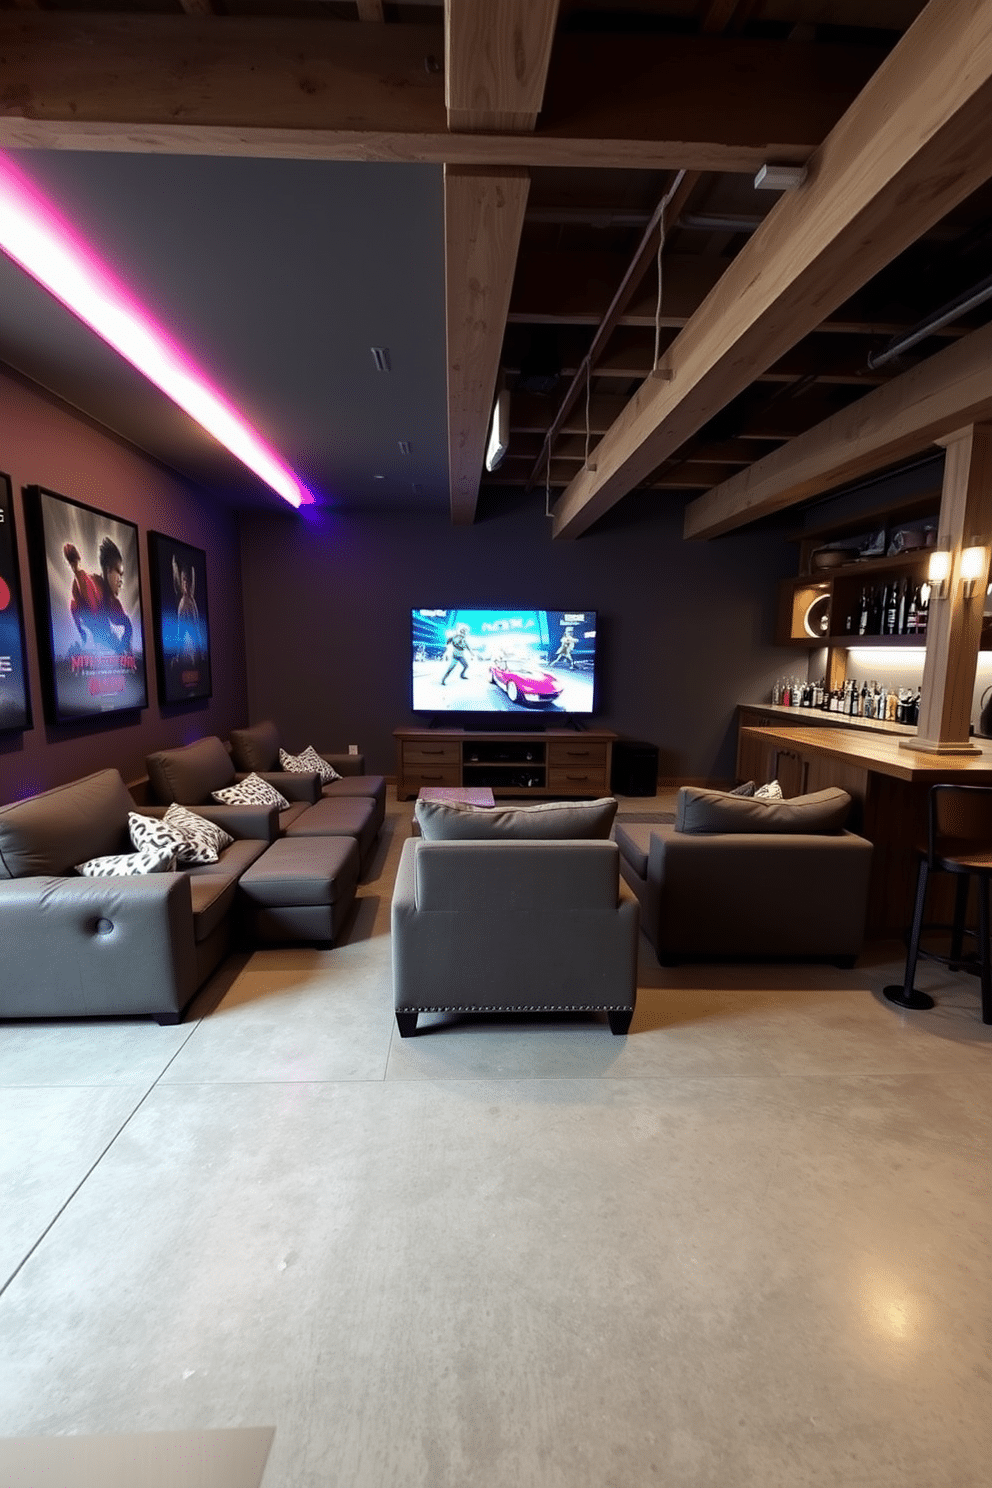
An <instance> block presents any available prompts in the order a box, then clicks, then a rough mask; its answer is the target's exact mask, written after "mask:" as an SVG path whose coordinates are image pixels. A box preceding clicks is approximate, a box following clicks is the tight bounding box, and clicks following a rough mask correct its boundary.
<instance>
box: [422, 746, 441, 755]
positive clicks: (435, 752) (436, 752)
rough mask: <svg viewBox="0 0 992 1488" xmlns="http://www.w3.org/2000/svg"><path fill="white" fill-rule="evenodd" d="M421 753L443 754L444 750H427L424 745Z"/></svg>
mask: <svg viewBox="0 0 992 1488" xmlns="http://www.w3.org/2000/svg"><path fill="white" fill-rule="evenodd" d="M423 752H424V754H443V753H444V750H443V749H428V748H427V746H426V745H424V746H423Z"/></svg>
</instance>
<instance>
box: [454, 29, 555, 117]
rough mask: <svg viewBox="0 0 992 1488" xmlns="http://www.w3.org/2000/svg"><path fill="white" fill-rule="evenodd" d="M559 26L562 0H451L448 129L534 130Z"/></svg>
mask: <svg viewBox="0 0 992 1488" xmlns="http://www.w3.org/2000/svg"><path fill="white" fill-rule="evenodd" d="M557 22H558V0H486V3H485V4H484V5H480V4H479V0H445V7H444V53H445V86H444V99H445V106H446V107H447V110H448V128H449V129H452V130H469V131H471V132H475V131H476V130H488V131H490V132H493V133H503V134H505V133H510V134H516V133H518V132H521V131H530V130H532V129H534V127H535V125H536V124H537V117H538V114H539V113H540V112H541V105H542V103H543V101H544V87H545V83H546V81H547V76H548V63H549V62H550V60H551V44H552V42H553V41H554V36H555V26H556V25H557Z"/></svg>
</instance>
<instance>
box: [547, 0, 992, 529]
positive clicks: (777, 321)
mask: <svg viewBox="0 0 992 1488" xmlns="http://www.w3.org/2000/svg"><path fill="white" fill-rule="evenodd" d="M990 112H992V6H988V5H975V4H974V3H971V0H931V3H930V4H929V5H928V7H927V9H926V10H925V11H924V12H923V13H922V15H921V16H920V17H919V19H918V20H917V21H916V22H915V24H914V25H913V26H912V27H911V28H910V30H909V31H908V32H907V33H906V35H905V36H904V37H903V39H902V41H901V42H900V43H899V45H898V46H897V47H896V48H895V50H894V51H893V52H892V53H891V55H890V56H889V57H888V58H887V60H886V61H885V62H884V63H883V64H882V66H881V68H880V69H879V70H878V72H877V73H876V75H875V76H874V77H873V78H872V79H871V80H870V81H869V83H868V84H867V85H866V87H865V88H864V90H863V91H862V93H861V95H860V96H859V97H858V99H857V100H856V101H855V103H854V104H852V106H851V108H850V109H849V110H848V111H847V113H846V114H845V115H844V118H843V119H842V120H841V121H840V123H839V124H838V125H837V127H836V128H835V129H834V130H833V131H832V133H831V134H830V136H829V137H828V138H827V140H826V141H825V142H824V144H823V147H822V148H821V149H820V150H819V151H818V152H817V154H816V155H815V157H814V158H813V160H812V161H811V163H810V175H809V179H808V180H807V181H806V183H805V184H804V185H803V186H802V187H800V188H799V189H798V190H797V191H794V192H791V193H789V194H787V195H786V196H784V197H783V198H782V199H781V200H780V201H779V202H778V204H777V205H776V206H775V207H774V208H773V210H772V212H771V213H770V214H769V216H768V217H767V218H766V219H765V222H764V223H763V224H762V226H761V227H760V228H759V229H758V231H757V232H756V233H755V235H754V237H753V238H751V239H750V241H749V242H748V243H747V244H746V245H745V246H744V247H743V248H742V249H741V251H740V253H739V254H738V255H737V257H736V258H735V259H734V260H733V262H732V263H731V264H730V265H729V266H728V268H727V270H726V272H725V273H724V275H723V277H722V278H721V280H720V282H719V283H718V285H717V286H716V288H715V289H714V290H713V292H712V293H711V294H710V295H709V296H708V297H707V299H706V300H705V302H704V303H703V305H702V306H701V307H700V309H699V310H698V311H697V312H696V314H695V315H694V316H693V318H692V320H691V321H690V323H689V324H688V325H687V326H686V328H685V329H684V330H683V331H682V333H681V335H679V336H678V337H677V338H676V340H675V341H674V343H673V344H672V346H671V347H670V349H669V351H668V353H667V355H666V358H665V362H666V366H667V367H668V369H669V370H670V372H671V374H672V376H671V381H668V382H664V381H654V380H652V381H651V382H650V383H647V384H645V385H644V387H643V388H642V389H641V390H639V392H638V393H637V394H636V395H635V396H634V398H633V399H632V400H631V402H630V404H629V405H628V407H627V409H626V410H625V412H624V414H623V415H622V417H621V418H620V419H619V420H618V421H617V423H616V424H615V425H614V427H613V428H612V429H610V431H609V432H608V433H607V434H606V435H605V436H604V438H603V439H602V441H601V442H600V445H599V447H598V449H597V459H596V469H595V470H594V471H591V470H588V469H586V470H582V471H581V472H580V473H579V474H578V475H577V476H576V478H575V479H574V480H573V481H572V482H571V484H570V485H569V487H568V488H567V490H566V491H565V492H564V494H563V496H562V497H561V498H560V500H559V501H558V502H557V504H556V506H555V508H554V513H553V515H554V532H555V535H556V536H559V537H562V536H567V537H577V536H578V535H579V534H581V533H582V532H584V531H586V530H587V528H588V527H590V526H591V525H592V523H593V522H595V521H596V520H597V519H598V518H599V517H601V516H602V515H603V513H604V512H606V511H608V510H609V509H610V508H611V507H612V506H613V505H615V503H616V502H617V501H619V500H620V499H621V498H622V497H623V496H624V495H626V494H627V492H628V491H630V490H632V489H633V488H634V487H635V486H637V485H638V484H639V483H640V482H641V481H643V480H644V479H646V478H647V477H648V476H649V475H650V474H651V472H652V471H653V470H654V469H656V468H657V466H658V465H659V464H660V463H661V462H662V461H663V460H665V459H666V458H667V457H668V456H670V455H671V454H673V453H674V452H675V451H676V450H678V449H679V448H680V447H681V446H682V445H683V444H684V443H685V441H686V440H687V439H689V438H691V437H692V435H693V434H695V433H696V432H697V430H698V429H699V428H700V427H702V425H703V424H705V423H706V422H707V420H708V419H710V418H711V417H712V416H713V415H714V414H715V413H716V412H717V411H718V410H719V409H721V408H722V407H724V406H725V405H726V404H727V403H728V402H729V401H730V400H731V399H732V398H734V397H735V396H736V395H737V394H738V393H739V392H741V391H743V389H744V388H745V387H746V386H747V385H748V383H749V382H751V381H752V380H753V379H754V377H755V376H756V375H757V374H758V373H760V372H762V371H764V370H765V369H766V368H767V367H769V366H770V365H771V364H772V363H773V362H774V361H775V360H776V358H778V357H780V356H782V355H783V354H784V353H785V352H786V351H788V350H789V348H790V347H791V346H793V345H794V344H795V343H796V342H797V341H798V340H799V339H801V338H802V337H803V336H804V335H806V334H807V333H808V332H810V331H812V330H813V329H814V328H815V327H816V325H817V324H818V323H819V322H820V321H821V320H823V318H824V317H825V316H826V315H828V314H829V313H830V312H831V311H832V310H834V309H835V308H836V307H837V306H838V305H840V304H841V303H842V302H843V301H844V300H845V299H846V298H847V297H848V296H850V295H851V294H853V293H854V291H855V290H857V289H858V288H859V287H860V286H861V285H863V284H864V283H866V282H867V280H868V279H870V278H871V276H872V275H873V274H875V273H877V272H878V271H879V270H880V269H881V268H882V267H884V266H885V265H886V264H887V263H889V262H890V261H891V260H892V259H893V258H894V257H895V256H896V255H897V254H898V253H899V252H901V251H902V250H903V249H904V248H905V247H907V246H908V245H909V244H910V243H912V242H914V241H915V240H916V238H918V237H919V236H920V234H921V233H923V232H924V231H925V230H926V229H927V228H928V227H930V226H931V225H932V224H933V223H934V222H936V221H937V220H938V219H939V218H940V217H941V216H943V215H944V214H945V213H946V212H948V211H950V210H951V209H952V208H953V207H954V206H955V205H956V204H957V203H959V202H960V201H962V200H963V199H964V198H965V197H966V196H967V195H968V194H969V193H970V192H972V191H973V190H975V189H976V188H977V187H978V186H979V185H981V184H982V183H983V182H984V181H985V180H986V179H988V177H989V175H990V174H992V156H990V154H989V151H988V148H987V142H988V120H989V116H990Z"/></svg>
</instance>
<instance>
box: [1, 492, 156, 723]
mask: <svg viewBox="0 0 992 1488" xmlns="http://www.w3.org/2000/svg"><path fill="white" fill-rule="evenodd" d="M24 501H25V507H24V509H25V515H26V516H27V519H28V556H29V560H30V564H31V578H32V587H33V589H34V601H35V610H36V616H37V626H38V654H39V658H40V660H41V663H42V681H43V683H44V695H45V712H46V716H47V718H48V721H49V722H50V723H76V722H79V721H80V720H83V719H87V718H98V717H103V716H106V715H107V714H111V713H128V712H136V711H137V710H139V709H141V708H146V707H147V706H148V682H147V677H146V673H145V635H144V624H143V619H142V615H143V610H142V598H141V559H140V549H139V544H138V529H137V527H136V526H135V524H134V523H133V522H128V521H126V520H125V518H123V517H116V516H113V515H112V514H111V513H110V512H105V511H100V510H99V508H97V507H94V506H87V505H86V504H85V503H84V502H82V501H74V500H72V499H71V497H68V496H61V495H59V493H58V492H57V491H49V490H47V489H46V487H44V486H26V487H25V488H24Z"/></svg>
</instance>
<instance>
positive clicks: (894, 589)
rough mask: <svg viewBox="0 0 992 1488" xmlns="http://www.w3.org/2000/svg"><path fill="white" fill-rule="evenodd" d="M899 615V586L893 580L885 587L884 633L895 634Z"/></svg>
mask: <svg viewBox="0 0 992 1488" xmlns="http://www.w3.org/2000/svg"><path fill="white" fill-rule="evenodd" d="M898 617H899V586H898V584H896V583H895V582H894V581H893V582H892V583H891V584H888V585H886V589H885V634H886V635H895V633H896V622H897V620H898Z"/></svg>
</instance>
